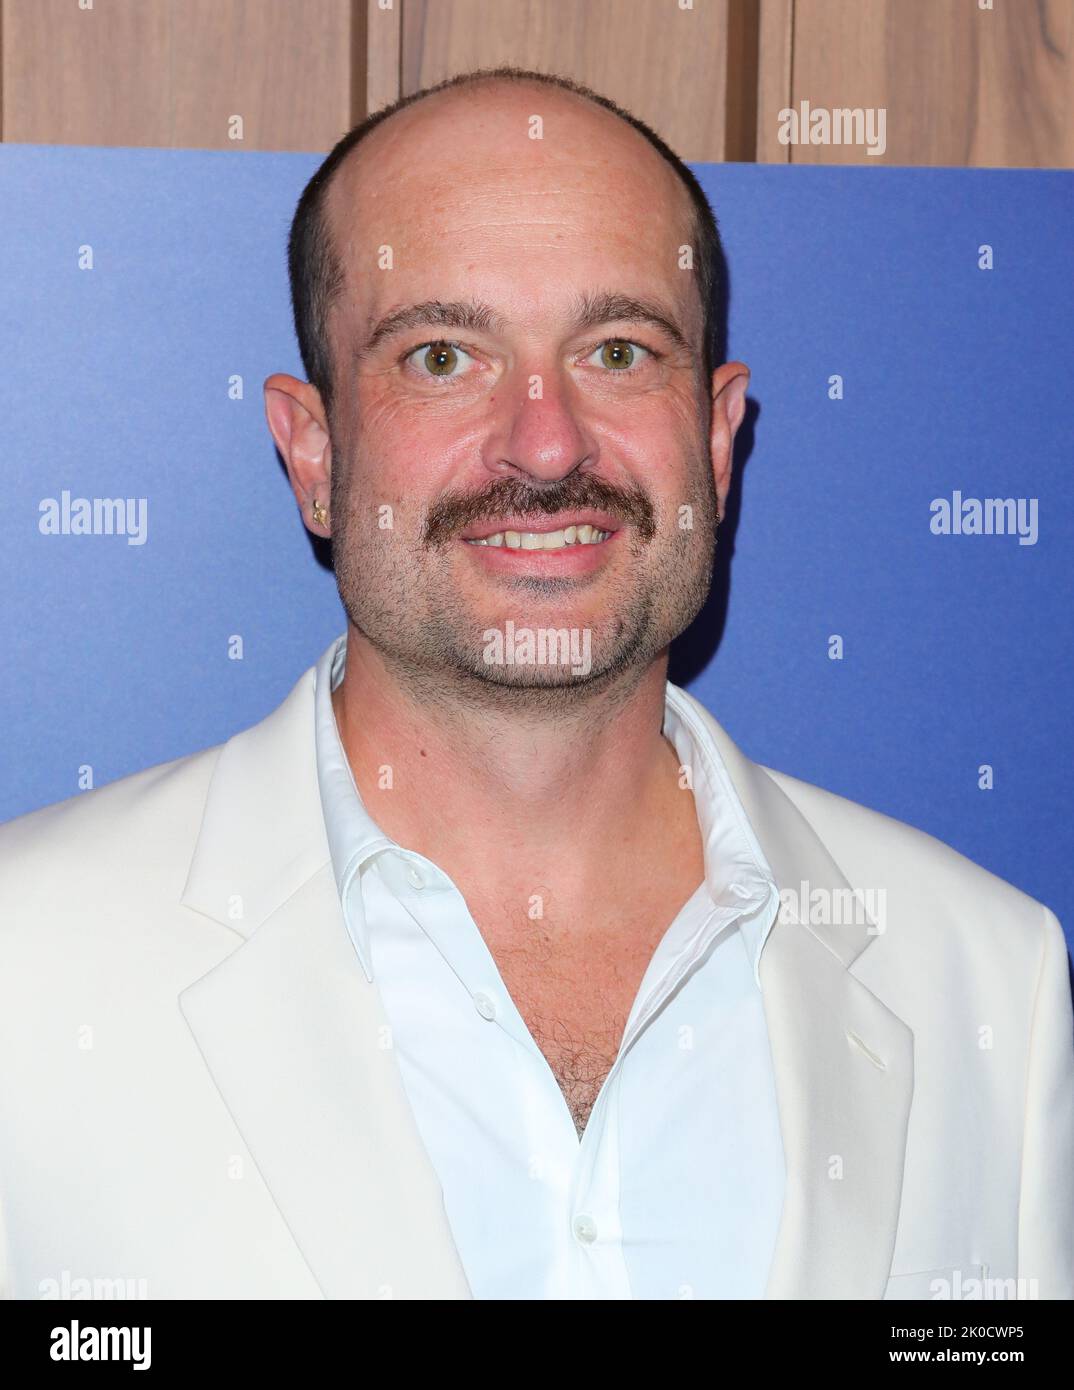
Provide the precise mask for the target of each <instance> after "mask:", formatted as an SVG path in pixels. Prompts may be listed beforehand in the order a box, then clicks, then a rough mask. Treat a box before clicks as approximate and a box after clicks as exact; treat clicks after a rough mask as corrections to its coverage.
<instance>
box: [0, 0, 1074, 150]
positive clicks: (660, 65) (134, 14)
mask: <svg viewBox="0 0 1074 1390" xmlns="http://www.w3.org/2000/svg"><path fill="white" fill-rule="evenodd" d="M982 6H985V8H982ZM989 6H991V7H990V8H989ZM504 62H509V63H515V64H518V65H520V66H525V67H533V68H537V69H539V70H542V71H558V72H563V73H565V74H567V75H568V76H571V77H575V78H577V79H579V80H580V81H582V82H586V83H588V84H589V85H590V86H592V87H595V88H596V89H597V90H598V91H602V92H605V93H606V94H607V95H608V96H610V97H612V98H613V99H615V100H617V101H619V102H621V103H622V104H623V105H625V106H626V107H627V108H628V109H630V110H631V111H634V112H635V113H636V114H637V115H639V116H640V117H642V119H644V120H646V121H648V122H649V123H650V124H651V125H653V126H654V127H655V128H656V129H657V130H658V131H659V132H660V133H661V134H662V135H663V136H664V138H665V139H666V140H667V141H668V142H669V143H670V144H671V146H672V147H673V148H674V149H676V150H677V151H678V152H679V153H680V154H682V155H683V156H684V157H685V158H687V159H690V160H723V159H736V160H752V159H762V160H767V161H780V162H793V163H845V162H853V163H862V164H951V165H966V164H969V165H1015V166H1017V165H1025V166H1031V167H1057V168H1072V167H1074V0H0V136H2V138H3V139H4V140H9V141H22V142H29V143H44V144H47V143H62V144H75V145H77V144H93V145H169V146H184V147H194V148H199V147H200V148H211V149H228V148H232V149H233V148H245V149H277V150H310V151H323V150H327V149H329V148H330V147H331V145H332V144H333V143H334V142H335V141H336V140H337V139H338V138H339V136H340V135H341V134H342V133H343V132H344V131H345V130H347V129H348V127H349V126H350V125H351V124H352V123H353V122H354V121H356V120H358V119H360V118H361V116H362V115H364V114H365V113H366V112H367V111H371V110H376V109H377V108H378V107H380V106H383V105H384V104H386V103H387V102H390V101H392V100H393V99H394V98H395V97H396V96H398V95H399V94H400V93H402V92H411V91H415V90H417V89H418V88H419V87H421V86H423V85H426V84H428V83H431V82H435V81H438V80H439V79H440V78H443V77H447V76H449V75H451V74H453V73H456V72H459V71H462V70H465V69H468V68H473V67H480V66H486V65H489V64H495V63H504ZM803 101H805V102H808V103H809V105H810V109H811V110H812V111H813V112H814V113H815V112H816V111H817V110H818V109H820V110H828V111H832V110H836V109H840V108H860V109H861V110H863V111H865V110H869V109H871V110H874V111H879V110H880V109H883V111H884V113H885V148H884V151H883V153H882V154H880V155H877V156H871V155H869V154H868V153H867V149H866V148H865V147H864V146H863V145H861V144H858V145H853V144H851V145H846V144H835V143H826V144H810V143H797V144H787V143H782V142H781V141H780V138H779V132H780V128H781V123H780V112H781V111H783V110H784V109H786V108H793V109H795V110H798V111H799V112H800V110H801V103H802V102H803ZM235 117H241V140H240V139H236V138H235V137H236V135H237V134H239V133H240V130H239V127H238V126H237V124H236V122H235V120H234V118H235Z"/></svg>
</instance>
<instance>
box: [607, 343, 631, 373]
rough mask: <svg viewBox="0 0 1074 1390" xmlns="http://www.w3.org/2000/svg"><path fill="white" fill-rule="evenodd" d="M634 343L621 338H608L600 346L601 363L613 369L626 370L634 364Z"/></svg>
mask: <svg viewBox="0 0 1074 1390" xmlns="http://www.w3.org/2000/svg"><path fill="white" fill-rule="evenodd" d="M634 356H635V352H634V345H633V343H628V342H626V341H625V340H624V339H623V338H609V339H608V341H607V342H606V343H602V344H601V347H600V360H601V365H602V366H605V367H611V368H612V370H613V371H628V370H629V369H630V368H631V367H632V366H633V365H634Z"/></svg>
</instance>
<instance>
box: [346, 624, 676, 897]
mask: <svg viewBox="0 0 1074 1390" xmlns="http://www.w3.org/2000/svg"><path fill="white" fill-rule="evenodd" d="M666 679H667V651H666V650H665V651H664V652H662V653H661V654H660V656H659V657H658V658H657V659H656V660H654V661H653V662H651V663H650V664H649V665H648V666H647V667H644V668H639V669H635V670H631V671H628V672H626V673H624V674H622V675H621V676H619V677H617V678H616V679H615V680H614V681H612V682H611V683H609V684H607V685H603V684H600V683H597V682H594V683H593V684H592V685H591V686H590V687H585V688H576V689H573V690H572V691H571V692H569V698H567V699H564V700H560V699H559V698H558V692H557V693H552V692H542V693H537V692H533V691H528V692H522V691H517V690H503V689H496V690H494V691H492V692H487V691H486V692H482V694H483V695H484V696H486V697H489V698H482V699H480V700H476V699H475V692H474V691H473V690H472V689H470V690H469V691H467V689H466V687H462V688H459V689H458V690H455V689H453V688H450V687H448V686H444V685H441V686H440V687H438V688H437V690H436V692H435V694H434V693H432V692H430V691H429V689H428V688H427V686H424V685H419V684H417V683H415V682H414V681H413V680H410V679H406V678H404V677H402V676H401V675H400V674H399V673H397V672H395V671H393V670H392V669H391V668H390V667H389V666H388V665H387V664H386V662H385V660H384V658H383V656H382V655H381V653H380V652H379V651H378V650H377V649H376V648H374V647H373V646H372V645H371V644H370V643H369V642H368V641H367V640H366V639H365V638H364V637H363V636H362V635H361V634H360V633H359V632H357V631H356V629H355V628H354V627H353V626H349V627H348V633H347V663H346V671H345V675H344V679H343V681H342V682H341V684H340V686H339V688H338V689H337V690H336V691H334V692H333V695H332V703H333V707H334V709H335V714H336V723H337V725H338V727H339V731H340V739H341V741H342V743H343V748H344V751H345V753H346V755H347V759H348V761H349V763H350V766H351V770H352V772H353V774H354V779H355V784H356V785H357V787H358V791H359V794H360V795H361V798H362V801H363V802H364V804H365V806H366V808H367V810H368V811H369V813H370V815H371V816H372V818H373V819H374V820H375V821H376V822H377V824H378V825H379V826H380V828H381V829H382V830H383V831H384V832H385V834H387V835H389V836H390V837H391V838H392V839H394V840H396V841H397V842H398V843H399V844H401V845H402V846H404V847H405V848H407V849H412V850H415V851H417V852H418V853H419V854H422V855H424V856H425V857H426V858H428V859H430V860H431V861H433V862H434V863H436V864H438V865H440V866H441V867H442V868H443V869H444V870H445V872H447V873H448V874H450V876H451V877H452V878H453V879H454V880H455V882H456V883H457V884H459V886H460V887H462V886H463V884H466V885H468V886H469V887H470V888H471V889H472V890H473V891H474V892H476V893H478V894H481V893H482V892H484V891H488V892H489V893H492V892H494V891H495V890H496V889H497V888H502V887H505V886H506V883H505V878H506V879H508V880H511V881H514V880H517V881H518V882H523V881H526V882H530V883H532V882H534V881H535V878H536V879H537V880H540V878H541V876H542V875H543V876H544V880H545V881H546V882H547V881H554V882H555V885H556V891H557V893H559V894H564V895H569V896H571V897H577V898H579V899H580V900H584V895H585V894H586V893H589V892H599V893H600V894H602V895H603V896H604V897H605V898H607V896H608V893H609V880H610V879H612V878H613V876H615V875H616V874H618V875H620V881H623V882H624V891H625V888H626V885H629V883H630V882H631V881H632V877H631V874H632V866H633V865H638V866H640V864H641V863H642V862H643V861H650V862H651V859H652V856H653V852H654V849H656V850H657V851H659V847H660V844H661V839H662V837H664V836H675V837H677V838H678V839H681V840H683V841H684V842H688V843H689V857H690V862H691V863H692V865H693V868H694V869H695V870H696V869H699V866H700V864H701V862H702V861H701V858H700V836H699V832H698V829H697V821H696V813H695V811H694V807H693V799H692V797H690V796H689V795H685V796H684V794H683V790H682V789H681V788H680V785H679V777H678V757H677V755H676V753H675V750H674V749H673V747H672V746H671V744H670V742H669V741H668V740H667V739H666V738H665V737H664V735H663V732H662V725H663V720H664V695H665V682H666ZM550 694H551V695H552V698H551V699H548V698H546V697H547V696H549V695H550ZM385 767H388V768H390V769H391V785H390V787H385V786H384V785H383V783H384V781H385V780H386V778H385V776H384V772H383V770H384V768H385ZM637 872H638V869H637V868H634V870H633V873H634V874H635V875H636V874H637ZM691 872H693V870H691ZM698 881H700V873H699V872H698Z"/></svg>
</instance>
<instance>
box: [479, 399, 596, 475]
mask: <svg viewBox="0 0 1074 1390" xmlns="http://www.w3.org/2000/svg"><path fill="white" fill-rule="evenodd" d="M493 409H494V410H497V411H498V412H499V413H498V414H497V416H496V419H495V422H494V425H493V428H492V429H491V430H490V431H489V433H488V436H487V437H486V439H485V447H484V458H485V464H486V467H487V468H488V469H489V471H490V472H491V473H493V474H495V475H496V476H497V477H525V478H529V479H531V480H534V481H540V482H548V483H551V482H558V481H559V480H560V479H562V478H566V477H567V476H568V475H569V474H571V473H573V472H574V471H575V470H576V469H578V468H580V467H581V466H582V465H583V464H588V463H595V462H596V459H597V444H596V440H595V439H594V438H593V437H592V435H591V433H590V432H589V431H588V430H587V429H586V427H585V424H584V422H583V420H582V419H581V418H580V414H579V410H578V403H577V401H576V400H575V399H572V388H571V384H570V382H569V381H566V380H564V379H562V378H561V377H560V376H559V375H558V374H556V373H554V372H552V373H547V372H546V373H536V372H531V373H528V374H527V375H525V376H523V377H521V378H520V380H519V381H517V382H515V383H512V384H511V385H510V386H508V385H507V383H504V384H503V385H502V387H501V392H500V394H499V398H498V399H497V401H496V402H495V404H494V406H493Z"/></svg>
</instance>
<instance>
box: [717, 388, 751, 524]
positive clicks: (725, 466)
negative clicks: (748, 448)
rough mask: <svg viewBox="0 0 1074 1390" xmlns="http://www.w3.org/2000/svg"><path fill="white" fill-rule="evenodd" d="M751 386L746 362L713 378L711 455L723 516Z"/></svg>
mask: <svg viewBox="0 0 1074 1390" xmlns="http://www.w3.org/2000/svg"><path fill="white" fill-rule="evenodd" d="M749 384H750V369H749V367H747V366H746V364H745V363H744V362H725V363H724V364H723V366H722V367H717V369H716V370H715V371H714V372H713V374H712V422H711V426H710V432H709V453H710V454H711V456H712V475H713V478H714V479H715V482H716V495H717V497H718V498H719V500H720V515H721V516H723V515H724V513H725V512H726V511H727V494H728V493H729V492H730V490H731V467H732V462H733V458H732V455H733V452H734V443H735V435H736V434H737V433H738V427H739V425H741V423H742V420H743V417H744V416H745V414H746V389H747V387H748V386H749Z"/></svg>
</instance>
